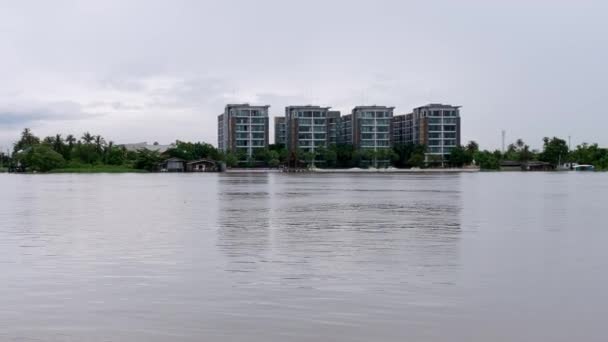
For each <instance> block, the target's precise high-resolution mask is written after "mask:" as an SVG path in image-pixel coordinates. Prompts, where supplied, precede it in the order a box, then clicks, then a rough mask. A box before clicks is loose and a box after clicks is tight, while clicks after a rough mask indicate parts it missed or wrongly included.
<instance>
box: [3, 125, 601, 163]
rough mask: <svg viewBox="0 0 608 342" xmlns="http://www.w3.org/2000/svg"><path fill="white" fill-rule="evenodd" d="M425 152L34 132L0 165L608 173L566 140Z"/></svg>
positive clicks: (597, 154) (595, 154)
mask: <svg viewBox="0 0 608 342" xmlns="http://www.w3.org/2000/svg"><path fill="white" fill-rule="evenodd" d="M425 152H426V146H424V145H416V144H396V145H394V146H393V147H391V148H385V149H378V150H372V149H356V148H355V147H354V146H353V145H349V144H332V145H330V146H327V147H319V148H317V149H316V150H315V151H314V152H306V151H301V150H300V151H296V153H289V151H288V150H287V148H286V147H285V146H284V145H282V144H275V145H269V146H268V147H267V148H258V149H255V150H254V152H253V155H252V156H251V157H248V156H247V154H246V153H244V152H239V153H223V152H222V151H219V150H218V149H217V148H215V147H214V146H213V145H211V144H208V143H205V142H196V143H192V142H183V141H176V143H175V144H174V147H173V148H170V149H168V150H166V151H164V152H163V153H160V152H158V151H152V150H148V149H141V150H138V151H130V150H127V149H126V148H125V147H124V146H122V145H116V144H114V143H113V142H112V141H107V140H106V139H104V138H103V137H102V136H100V135H93V134H90V133H89V132H85V133H84V134H82V135H81V136H80V137H76V136H75V135H72V134H69V135H66V136H65V137H64V136H63V135H61V134H56V135H54V136H48V137H45V138H42V139H41V138H39V137H37V136H35V135H34V134H33V133H32V132H31V130H29V129H27V128H26V129H24V130H23V132H22V133H21V137H20V139H19V140H18V141H17V142H16V143H15V144H14V148H13V154H12V158H8V156H5V155H0V165H5V166H9V168H12V169H14V170H17V171H36V172H48V171H54V170H62V169H67V170H73V171H78V170H79V169H91V168H93V169H95V168H101V169H104V170H116V171H128V170H142V171H157V170H158V169H159V165H160V164H161V163H162V162H163V161H164V160H166V159H168V158H171V157H174V158H180V159H183V160H185V161H192V160H197V159H203V158H205V159H211V160H214V161H216V162H223V163H225V164H226V165H227V166H228V167H279V166H281V165H288V164H289V163H290V162H293V161H294V159H295V162H296V164H297V165H298V166H301V167H305V166H315V167H320V168H352V167H387V166H394V167H398V168H411V167H420V168H423V167H433V166H438V165H441V166H447V167H463V166H467V165H477V166H479V167H481V169H486V170H497V169H499V168H500V164H501V163H502V162H503V161H518V162H522V163H525V162H528V161H543V162H547V163H550V164H552V165H554V166H557V165H558V164H560V163H566V162H577V163H580V164H591V165H594V166H595V167H596V168H597V169H599V170H608V149H605V148H600V147H599V146H598V145H597V144H581V145H579V146H576V148H575V149H573V150H570V149H569V148H568V144H567V143H566V141H565V140H563V139H560V138H557V137H554V138H544V139H543V149H542V151H535V150H532V149H531V148H530V146H529V145H527V144H526V143H525V142H524V141H523V140H521V139H518V140H517V141H516V142H514V143H512V144H510V145H509V146H508V148H507V149H506V151H504V153H503V152H502V151H499V150H495V151H488V150H481V149H480V148H479V145H478V144H477V143H476V142H474V141H471V142H469V143H468V144H466V145H465V146H458V147H456V148H453V149H452V151H451V152H450V154H449V156H448V158H447V159H446V160H442V159H441V158H433V156H432V155H428V156H425Z"/></svg>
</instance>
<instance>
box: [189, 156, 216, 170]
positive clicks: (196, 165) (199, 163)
mask: <svg viewBox="0 0 608 342" xmlns="http://www.w3.org/2000/svg"><path fill="white" fill-rule="evenodd" d="M186 171H187V172H218V171H220V169H219V167H218V165H217V163H216V162H215V161H214V160H211V159H199V160H193V161H191V162H188V163H186Z"/></svg>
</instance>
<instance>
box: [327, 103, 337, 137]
mask: <svg viewBox="0 0 608 342" xmlns="http://www.w3.org/2000/svg"><path fill="white" fill-rule="evenodd" d="M339 129H340V111H338V110H330V111H328V112H327V145H335V144H338V140H339V135H340V134H339V133H340V132H339Z"/></svg>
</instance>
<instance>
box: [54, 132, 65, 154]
mask: <svg viewBox="0 0 608 342" xmlns="http://www.w3.org/2000/svg"><path fill="white" fill-rule="evenodd" d="M53 150H55V151H56V152H58V153H63V138H62V137H61V134H57V135H55V139H54V141H53Z"/></svg>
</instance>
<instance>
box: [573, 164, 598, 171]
mask: <svg viewBox="0 0 608 342" xmlns="http://www.w3.org/2000/svg"><path fill="white" fill-rule="evenodd" d="M574 171H595V166H593V165H576V166H574Z"/></svg>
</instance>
